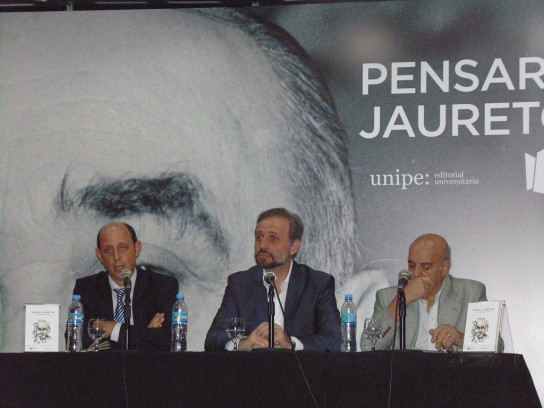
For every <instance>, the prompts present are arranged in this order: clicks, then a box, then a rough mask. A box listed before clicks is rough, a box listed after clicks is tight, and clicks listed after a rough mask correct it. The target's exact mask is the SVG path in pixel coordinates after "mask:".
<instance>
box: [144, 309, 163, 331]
mask: <svg viewBox="0 0 544 408" xmlns="http://www.w3.org/2000/svg"><path fill="white" fill-rule="evenodd" d="M163 323H164V313H157V314H155V316H153V319H151V321H150V322H149V324H148V325H147V328H148V329H160V328H161V327H162V324H163Z"/></svg>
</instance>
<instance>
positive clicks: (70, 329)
mask: <svg viewBox="0 0 544 408" xmlns="http://www.w3.org/2000/svg"><path fill="white" fill-rule="evenodd" d="M80 300H81V296H80V295H73V296H72V303H70V306H69V307H68V321H67V323H66V351H69V352H76V351H83V317H84V316H83V305H82V304H81V301H80Z"/></svg>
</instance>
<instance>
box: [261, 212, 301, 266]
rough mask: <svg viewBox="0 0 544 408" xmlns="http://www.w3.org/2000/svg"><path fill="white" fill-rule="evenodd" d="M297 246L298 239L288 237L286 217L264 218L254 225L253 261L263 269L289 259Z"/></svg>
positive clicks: (298, 243)
mask: <svg viewBox="0 0 544 408" xmlns="http://www.w3.org/2000/svg"><path fill="white" fill-rule="evenodd" d="M299 246H300V241H299V240H293V241H291V240H290V239H289V221H288V220H287V219H286V218H283V217H269V218H265V219H264V220H261V222H259V223H258V224H257V226H256V227H255V262H256V263H257V265H260V266H262V267H263V268H265V269H272V268H275V267H276V266H281V265H283V264H285V262H287V261H290V260H291V258H292V257H293V255H295V254H296V252H297V250H298V247H299Z"/></svg>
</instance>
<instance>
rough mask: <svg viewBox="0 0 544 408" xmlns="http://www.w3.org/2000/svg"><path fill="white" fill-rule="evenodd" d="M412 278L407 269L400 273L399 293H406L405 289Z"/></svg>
mask: <svg viewBox="0 0 544 408" xmlns="http://www.w3.org/2000/svg"><path fill="white" fill-rule="evenodd" d="M411 277H412V275H411V274H410V272H409V271H408V270H406V269H403V270H402V271H400V272H399V284H398V291H399V292H400V291H401V290H402V291H404V288H405V287H406V285H407V284H408V281H409V280H410V278H411Z"/></svg>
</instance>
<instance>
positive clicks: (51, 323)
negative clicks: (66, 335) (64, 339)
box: [25, 304, 60, 352]
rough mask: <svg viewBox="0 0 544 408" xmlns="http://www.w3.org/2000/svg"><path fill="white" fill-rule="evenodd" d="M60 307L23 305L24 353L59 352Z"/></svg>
mask: <svg viewBox="0 0 544 408" xmlns="http://www.w3.org/2000/svg"><path fill="white" fill-rule="evenodd" d="M59 314H60V305H53V304H27V305H25V351H55V352H57V351H59Z"/></svg>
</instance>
